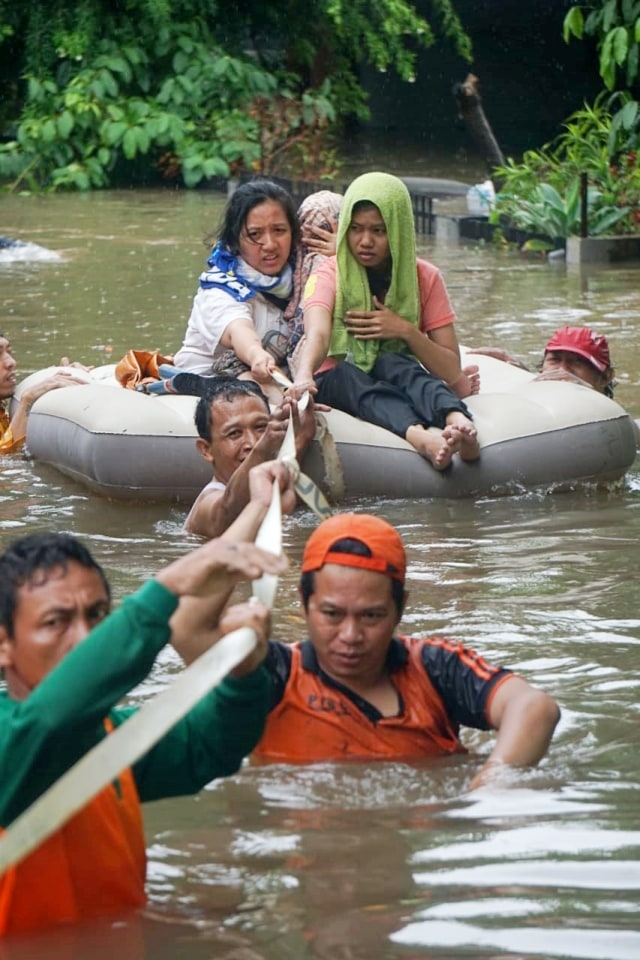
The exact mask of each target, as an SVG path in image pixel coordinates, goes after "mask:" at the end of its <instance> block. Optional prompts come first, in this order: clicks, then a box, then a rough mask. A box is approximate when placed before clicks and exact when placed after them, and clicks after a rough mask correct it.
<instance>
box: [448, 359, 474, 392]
mask: <svg viewBox="0 0 640 960" xmlns="http://www.w3.org/2000/svg"><path fill="white" fill-rule="evenodd" d="M449 389H450V390H453V392H454V393H455V395H456V397H460V399H461V400H464V398H465V397H471V396H473V395H474V394H476V393H479V392H480V368H479V367H478V365H477V364H475V363H472V364H470V365H469V366H468V367H463V368H462V371H461V373H460V376H459V377H457V379H455V380H454V381H453V382H452V383H450V384H449Z"/></svg>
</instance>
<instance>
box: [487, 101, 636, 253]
mask: <svg viewBox="0 0 640 960" xmlns="http://www.w3.org/2000/svg"><path fill="white" fill-rule="evenodd" d="M627 102H632V101H627ZM610 104H611V99H610V98H609V97H608V96H605V95H601V96H600V97H598V98H597V99H596V101H595V103H594V104H593V105H592V106H589V105H586V104H585V106H584V107H583V109H581V110H578V111H576V112H575V113H574V114H572V116H571V117H569V119H568V120H567V122H566V124H565V127H564V131H563V133H562V134H561V135H560V136H559V137H558V138H557V139H556V140H555V141H553V142H552V143H550V144H546V145H545V146H543V147H542V148H541V149H540V150H529V151H527V152H526V153H525V154H524V156H523V158H522V161H521V162H520V163H516V162H514V161H513V160H509V161H508V162H507V163H506V164H505V166H503V167H500V168H498V169H497V170H496V171H495V175H496V179H497V180H498V181H499V183H500V190H499V192H498V194H497V197H496V205H495V208H494V211H493V213H492V219H493V220H494V221H495V222H500V220H501V218H505V217H506V218H507V220H508V221H510V222H511V223H512V224H513V225H515V226H516V227H520V228H522V229H524V230H531V231H533V232H538V233H542V234H544V235H545V236H548V237H550V238H552V239H553V240H557V239H559V238H563V237H567V236H570V235H572V234H577V233H578V232H579V228H580V177H581V175H582V174H585V175H586V176H587V180H588V184H589V187H588V191H587V201H588V231H589V233H590V234H591V235H593V236H598V235H601V234H604V233H615V234H623V233H633V232H639V231H640V165H639V163H638V154H637V152H636V150H635V149H626V150H625V152H623V153H619V152H615V153H614V152H612V149H611V143H612V136H611V134H612V126H613V122H614V121H613V117H612V114H611V112H610ZM616 116H619V113H618V114H617V115H616Z"/></svg>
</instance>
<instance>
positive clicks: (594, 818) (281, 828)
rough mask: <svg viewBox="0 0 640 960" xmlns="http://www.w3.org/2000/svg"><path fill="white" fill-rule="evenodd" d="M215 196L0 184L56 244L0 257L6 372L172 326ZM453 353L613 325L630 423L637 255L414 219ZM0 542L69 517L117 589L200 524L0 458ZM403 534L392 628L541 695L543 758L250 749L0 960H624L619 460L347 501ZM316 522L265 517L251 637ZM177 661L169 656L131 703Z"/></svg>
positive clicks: (626, 842) (631, 615)
mask: <svg viewBox="0 0 640 960" xmlns="http://www.w3.org/2000/svg"><path fill="white" fill-rule="evenodd" d="M223 203H224V197H223V196H222V195H220V194H215V193H198V194H195V193H184V192H183V193H181V192H173V191H166V192H163V191H148V192H143V191H132V192H124V191H123V192H109V193H99V194H94V195H88V196H64V195H60V196H51V197H8V196H3V197H2V198H0V234H3V235H8V236H12V237H15V238H18V239H21V240H25V241H33V242H35V243H38V244H41V245H42V246H44V247H46V248H48V249H50V250H53V251H56V252H57V253H58V254H59V258H58V259H55V260H42V261H33V262H27V263H26V262H23V261H17V260H13V261H12V260H11V259H6V260H4V259H2V258H1V257H0V295H1V297H2V303H3V311H2V318H1V322H0V329H2V330H3V331H4V332H5V333H6V334H7V336H8V337H9V339H10V340H11V343H12V346H13V349H14V352H15V355H16V358H17V360H18V365H19V368H20V373H21V375H26V374H28V373H30V372H32V371H33V370H36V369H38V368H40V367H43V366H46V365H48V364H50V363H54V362H57V361H58V359H59V358H60V357H61V356H63V355H66V356H69V357H70V358H71V359H76V360H80V361H83V362H85V363H89V364H101V363H104V362H112V361H114V360H118V359H120V357H122V356H123V355H124V354H125V353H126V351H127V350H128V349H129V348H131V347H136V348H139V349H154V348H158V349H160V350H161V351H162V352H164V353H171V352H172V351H174V350H176V349H177V347H178V346H179V345H180V342H181V339H182V333H183V330H184V327H185V324H186V319H187V317H188V313H189V309H190V304H191V299H192V297H193V294H194V292H195V289H196V280H197V275H198V273H199V271H200V270H201V268H202V264H203V262H204V259H205V257H206V255H207V248H206V247H205V246H204V245H203V244H202V242H201V241H202V238H203V237H204V236H205V234H207V233H209V232H211V231H212V230H214V229H215V227H216V225H217V222H218V217H219V214H220V211H221V209H222V205H223ZM419 249H420V252H421V253H422V255H424V256H426V257H427V258H428V259H430V260H432V261H433V262H435V263H436V264H437V265H438V266H439V267H440V268H441V269H442V271H443V273H444V277H445V280H446V283H447V286H448V289H449V293H450V296H451V299H452V302H453V304H454V307H455V309H456V312H457V315H458V322H457V330H458V338H459V340H460V341H461V342H462V343H464V344H465V345H467V346H472V345H474V346H501V347H504V348H506V349H508V350H510V351H511V352H512V353H515V354H517V355H518V356H520V357H522V358H523V359H524V360H525V361H526V362H527V363H528V364H529V365H531V366H532V367H533V366H535V364H536V363H538V362H539V361H540V360H541V358H542V349H543V346H544V343H545V342H546V340H547V339H548V338H549V336H550V335H551V333H552V332H553V331H554V330H555V329H556V328H557V327H558V326H562V325H565V324H571V325H578V324H587V325H589V326H592V327H594V328H595V329H596V330H597V331H598V332H599V333H603V334H606V336H607V337H608V339H609V343H610V347H611V354H612V359H613V362H614V364H615V366H616V373H617V380H618V385H617V387H616V399H617V400H618V401H619V402H620V403H621V404H622V405H623V406H624V407H625V408H626V409H627V410H628V411H629V412H630V413H631V414H632V416H634V417H636V418H637V417H640V391H639V389H638V387H639V383H640V336H639V333H640V269H639V268H638V266H637V265H635V266H621V267H615V268H601V269H593V270H590V271H582V272H580V271H570V270H567V268H566V267H565V266H564V264H563V263H554V264H553V265H551V264H547V263H545V262H543V261H542V260H540V259H525V258H521V257H519V256H518V254H517V253H514V252H512V251H501V250H496V249H494V248H493V247H491V246H489V245H483V244H476V243H466V244H464V245H459V246H458V245H453V244H446V243H443V242H437V243H436V241H435V239H434V238H433V239H432V238H425V237H422V238H419ZM0 462H1V467H2V472H1V476H0V546H5V545H6V544H7V543H8V542H9V541H10V540H11V539H12V538H13V537H15V536H18V535H22V534H25V533H29V532H35V531H39V530H45V529H52V530H57V531H66V532H70V533H73V534H76V535H78V536H80V537H81V538H82V539H83V540H84V541H85V542H87V544H88V545H89V546H90V548H91V549H92V551H93V552H94V553H95V555H96V557H97V559H98V560H99V561H100V562H101V563H102V564H103V565H104V567H105V569H106V571H107V573H108V575H109V577H110V579H111V581H112V585H113V589H114V595H115V598H116V600H118V599H119V598H120V597H122V596H123V595H124V594H125V593H128V592H131V591H132V590H134V589H135V588H137V586H138V585H140V584H141V582H142V581H143V580H144V579H145V578H146V577H148V576H150V575H152V574H153V573H154V572H155V571H156V570H158V569H159V568H160V567H161V566H162V565H164V564H165V563H166V562H167V561H168V560H170V559H171V558H172V557H175V556H177V555H179V554H181V553H182V552H184V551H185V549H186V548H187V547H189V546H192V545H193V544H194V543H195V542H196V541H195V539H194V538H190V537H188V536H187V535H185V533H184V532H183V530H182V523H183V521H184V518H185V515H186V508H184V507H178V506H171V505H168V504H137V503H122V502H120V503H117V502H109V501H106V500H104V499H101V498H99V497H97V496H95V495H93V494H91V493H89V492H88V491H87V490H86V489H85V488H83V487H81V486H79V485H77V484H75V483H73V482H72V481H70V480H68V479H66V478H65V477H63V476H62V475H60V474H59V473H57V472H56V471H54V470H52V469H50V468H45V467H43V466H39V465H38V464H35V463H33V462H31V461H29V460H27V459H25V458H23V457H22V456H20V455H17V456H16V455H13V456H10V455H5V456H4V457H3V458H2V459H1V461H0ZM360 506H361V507H362V508H366V509H368V510H369V511H370V512H374V513H378V514H379V515H381V516H383V517H385V518H386V519H388V520H389V521H390V522H392V523H394V524H395V525H396V526H397V527H398V529H399V530H400V532H401V534H402V536H403V538H404V540H405V544H406V546H407V551H408V559H409V568H408V589H409V603H408V607H407V611H406V614H405V616H404V618H403V621H402V628H403V631H404V632H405V633H410V634H414V635H420V634H422V635H426V634H437V635H442V636H446V637H451V638H452V639H455V640H462V641H464V642H465V643H466V644H467V645H469V646H471V647H473V648H475V649H478V650H479V651H481V652H482V653H483V654H484V655H485V656H486V657H487V659H489V660H491V661H493V662H496V663H502V664H505V665H508V666H510V667H512V668H514V669H515V670H517V671H518V672H520V673H521V674H522V675H523V676H524V677H525V678H526V679H527V680H529V681H531V682H532V683H534V684H537V685H539V686H541V687H543V688H544V689H545V690H547V691H548V692H549V693H550V694H551V695H552V696H554V697H555V698H556V699H557V700H558V702H559V703H560V705H561V707H562V711H563V716H562V720H561V723H560V726H559V728H558V730H557V732H556V736H555V738H554V741H553V743H552V746H551V749H550V751H549V754H548V756H547V757H546V759H545V760H544V761H543V763H542V764H541V765H540V766H539V768H537V769H536V770H533V771H528V772H522V773H519V774H514V776H513V783H512V785H511V787H510V788H507V787H505V788H504V789H500V790H490V789H488V788H485V789H482V790H479V791H476V792H475V793H467V792H466V787H467V785H468V783H469V781H470V779H471V777H472V775H473V773H474V771H475V770H476V769H477V768H478V766H479V764H480V762H481V760H480V759H479V757H482V756H483V755H485V754H486V753H487V752H488V751H489V749H490V743H491V738H490V736H489V735H487V734H481V733H479V732H469V731H468V732H466V733H465V735H464V741H465V744H466V745H467V746H468V748H469V750H470V753H469V754H468V755H467V756H457V757H454V758H451V759H447V760H445V761H439V762H429V763H424V764H415V765H413V764H412V765H408V764H400V763H397V764H396V763H380V764H369V765H364V764H348V765H347V764H344V765H335V764H326V765H316V766H312V767H300V768H298V767H287V766H279V765H275V766H263V767H259V766H250V765H247V766H245V767H244V768H243V770H242V771H240V773H239V774H237V775H236V776H234V777H232V778H229V779H227V780H224V781H219V782H216V783H214V784H212V785H211V786H210V788H209V789H207V790H206V791H204V792H203V793H202V794H201V795H200V796H199V797H197V798H186V799H180V800H171V801H162V802H160V803H156V804H151V805H147V806H146V808H145V819H146V827H147V839H148V847H149V857H150V870H149V893H150V905H149V906H150V909H149V912H148V915H147V916H145V917H144V918H141V919H140V921H139V922H138V921H134V920H128V921H127V922H125V923H123V924H121V925H104V926H102V925H96V926H93V927H90V928H88V929H86V930H83V929H81V930H76V931H74V932H73V933H72V934H71V933H61V934H59V935H58V934H56V935H49V936H47V937H46V938H42V940H37V941H35V942H29V943H28V944H24V945H22V946H21V945H14V946H12V947H6V946H5V947H0V960H23V958H24V960H62V958H65V960H67V958H72V957H73V958H78V960H79V958H83V960H84V958H87V957H91V958H92V960H107V958H109V960H111V958H113V957H118V958H119V960H141V958H149V960H165V958H166V960H178V958H180V960H182V958H184V960H211V958H216V960H325V958H326V960H417V958H429V960H444V958H449V960H451V958H454V960H458V958H463V957H464V958H473V960H489V958H491V960H496V958H500V960H516V958H534V960H547V958H575V960H638V958H639V957H640V921H639V919H638V918H639V916H640V828H639V827H638V809H639V808H640V782H639V776H638V771H639V766H640V764H639V761H638V753H639V748H640V722H639V721H640V707H639V704H640V578H638V575H637V568H638V563H639V560H640V551H639V547H638V543H639V540H640V467H639V465H638V461H636V463H635V464H634V466H633V468H632V470H631V471H630V473H629V474H628V476H627V477H626V479H625V480H624V481H623V482H621V483H619V484H617V485H615V486H613V487H611V488H608V489H596V488H595V487H581V488H578V489H575V490H570V491H565V492H563V493H558V492H556V493H553V492H547V491H535V492H527V491H523V492H522V493H521V494H520V495H518V496H511V497H499V498H484V499H479V500H455V501H453V500H444V499H442V500H431V501H426V502H422V503H417V502H409V501H397V500H394V499H393V490H389V491H388V499H386V498H385V499H384V500H383V499H379V500H375V501H368V502H365V501H362V502H361V504H360ZM314 525H315V521H314V518H313V516H312V515H311V514H310V513H309V512H307V511H300V512H299V513H297V514H296V516H295V518H294V519H291V518H288V519H287V520H286V521H285V531H284V538H285V547H286V550H287V552H288V554H289V557H290V560H291V569H290V571H289V573H288V574H287V575H286V576H285V577H284V578H283V579H282V582H281V586H280V590H279V595H278V598H277V601H276V612H275V615H274V635H275V636H277V637H278V638H282V639H291V640H295V639H300V638H302V636H303V621H302V618H301V616H300V614H299V611H298V606H297V583H296V575H295V571H296V567H297V564H298V561H299V559H300V556H301V552H302V547H303V544H304V542H305V541H306V538H307V536H308V534H309V532H310V531H311V529H313V527H314ZM178 669H179V662H178V659H177V657H176V656H175V655H174V654H172V653H171V652H170V651H165V652H164V653H163V654H162V656H161V658H160V661H159V664H158V666H157V668H156V670H155V671H154V674H153V676H152V677H151V678H150V679H149V680H148V681H147V682H146V683H145V684H144V685H143V686H142V687H141V688H139V689H138V690H137V691H135V695H134V700H138V701H142V700H144V699H145V698H146V697H148V696H149V695H151V694H154V693H156V692H157V691H158V690H160V689H162V688H163V687H164V686H165V685H166V684H167V682H168V681H169V680H170V678H171V675H172V673H174V672H175V671H176V670H178Z"/></svg>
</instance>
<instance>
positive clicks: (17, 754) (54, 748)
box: [0, 580, 269, 827]
mask: <svg viewBox="0 0 640 960" xmlns="http://www.w3.org/2000/svg"><path fill="white" fill-rule="evenodd" d="M177 604H178V598H177V597H176V596H175V595H174V594H172V593H171V592H170V591H169V590H167V589H166V588H165V587H164V586H162V584H160V583H158V582H157V581H155V580H151V581H149V582H148V583H146V584H145V585H144V586H143V587H142V588H141V589H140V590H139V591H138V592H137V593H135V594H133V595H132V596H130V597H127V598H126V599H125V600H124V601H123V602H122V605H121V606H120V608H119V609H118V610H116V611H114V612H113V613H112V614H111V615H110V616H109V617H108V618H106V619H105V620H104V621H103V622H102V623H101V624H99V625H98V626H97V627H96V628H95V629H94V630H92V631H91V633H90V634H89V636H88V637H87V638H86V639H85V640H84V641H83V642H82V643H81V644H79V645H78V646H77V647H76V648H75V649H74V650H72V651H71V652H70V653H69V654H68V655H67V656H66V657H65V658H64V660H63V661H62V662H61V663H60V664H58V666H57V667H56V668H55V669H54V670H52V671H51V673H50V674H48V675H47V676H46V677H45V678H44V680H42V681H41V683H39V684H38V686H37V687H36V688H35V689H34V690H33V691H32V692H31V693H30V694H29V696H28V697H27V699H26V700H22V701H18V700H12V699H11V698H10V697H9V696H8V695H7V693H6V692H4V693H1V694H0V825H2V826H4V827H7V826H8V825H9V823H10V822H11V821H12V820H14V819H15V818H16V817H17V816H18V815H19V814H20V813H21V812H22V811H23V810H24V809H26V807H28V806H29V805H30V804H31V803H32V802H33V801H34V800H35V799H36V798H37V797H38V796H40V794H41V793H43V792H44V791H45V790H46V789H47V787H49V786H50V785H51V784H52V783H53V782H54V781H55V780H57V779H58V777H60V776H61V775H62V774H63V773H64V772H65V771H66V770H68V769H69V767H71V766H72V765H73V764H74V763H75V762H76V761H77V760H79V759H80V757H82V756H83V755H84V754H85V753H86V752H87V751H88V750H90V749H91V748H92V747H93V746H94V745H95V744H96V743H98V742H99V741H100V740H102V738H103V737H104V736H105V735H106V732H105V729H104V718H105V717H106V716H109V717H110V718H111V720H112V722H113V723H114V725H116V726H117V725H119V724H121V723H122V722H124V720H126V718H127V717H128V716H130V714H131V713H132V712H134V711H135V708H128V709H123V708H118V709H115V708H114V705H115V704H116V703H117V702H118V701H119V700H120V699H121V698H122V697H123V696H124V694H126V693H127V692H128V691H129V690H131V689H132V688H133V687H135V686H137V685H138V684H139V683H141V682H142V680H144V678H145V677H146V676H147V674H148V673H149V671H150V669H151V667H152V665H153V663H154V661H155V659H156V656H157V655H158V653H159V651H160V650H161V649H162V647H163V646H164V645H165V644H166V643H167V641H168V640H169V637H170V628H169V619H170V617H171V615H172V613H173V612H174V610H175V609H176V606H177ZM268 683H269V681H268V675H267V673H266V671H265V669H264V667H261V668H260V669H259V670H257V671H255V672H254V673H252V674H250V675H249V676H247V677H242V678H234V677H227V678H226V679H225V680H224V681H223V682H222V683H221V684H219V686H218V687H217V688H216V689H214V690H213V691H211V693H209V694H208V695H207V696H205V697H204V698H203V699H202V700H201V701H200V702H199V703H198V704H197V705H196V706H195V707H194V709H193V710H191V711H190V713H188V714H187V716H186V717H185V718H184V719H183V720H181V721H180V722H179V723H178V724H176V726H175V727H174V728H173V729H172V730H170V731H169V733H168V734H166V735H165V736H164V737H162V739H161V740H159V741H158V743H157V744H156V746H155V747H153V748H152V749H151V750H150V751H149V752H148V753H147V754H146V755H145V756H144V757H142V758H141V759H140V760H139V761H138V762H137V763H136V764H135V766H134V768H133V773H134V776H135V780H136V784H137V787H138V792H139V794H140V799H141V800H143V801H144V800H157V799H160V798H161V797H170V796H178V795H181V794H190V793H196V792H197V791H198V790H200V789H201V787H203V786H204V785H205V784H206V783H209V781H211V780H213V779H214V778H215V777H219V776H225V775H228V774H230V773H233V772H234V771H235V770H237V769H238V767H239V766H240V764H241V762H242V759H243V757H245V756H246V755H247V754H248V753H250V751H251V750H252V749H253V747H254V746H255V744H256V743H257V742H258V740H259V738H260V736H261V734H262V730H263V726H264V720H265V717H266V714H267V709H268Z"/></svg>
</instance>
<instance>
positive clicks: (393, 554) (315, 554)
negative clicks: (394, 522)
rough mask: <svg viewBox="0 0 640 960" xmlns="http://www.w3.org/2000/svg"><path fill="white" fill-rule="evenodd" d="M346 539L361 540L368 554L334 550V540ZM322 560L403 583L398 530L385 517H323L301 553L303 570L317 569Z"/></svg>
mask: <svg viewBox="0 0 640 960" xmlns="http://www.w3.org/2000/svg"><path fill="white" fill-rule="evenodd" d="M345 539H352V540H359V541H360V542H361V543H364V544H365V546H367V547H368V548H369V550H370V551H371V556H370V557H360V556H358V555H357V554H354V553H340V552H334V551H333V550H332V547H333V544H334V543H337V542H338V541H339V540H345ZM325 563H337V564H339V565H340V566H342V567H359V568H360V569H361V570H374V571H376V572H377V573H384V574H386V576H388V577H391V578H392V579H393V580H399V581H400V583H404V576H405V571H406V568H407V557H406V554H405V552H404V546H403V544H402V540H401V539H400V534H399V533H398V531H397V530H396V529H395V528H394V527H392V526H391V524H390V523H387V521H386V520H381V519H380V518H379V517H373V516H371V514H368V513H338V514H336V515H335V516H334V517H329V519H328V520H323V521H322V523H321V524H320V526H319V527H317V528H316V529H315V530H314V531H313V533H312V534H311V536H310V537H309V539H308V540H307V545H306V546H305V548H304V553H303V555H302V572H303V573H308V572H310V571H312V570H319V569H320V568H321V567H323V566H324V565H325Z"/></svg>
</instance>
